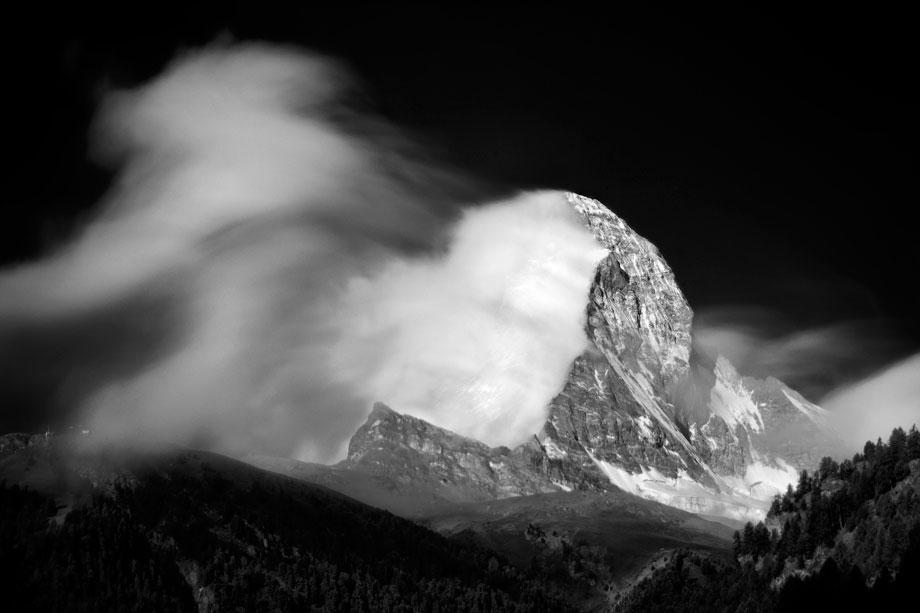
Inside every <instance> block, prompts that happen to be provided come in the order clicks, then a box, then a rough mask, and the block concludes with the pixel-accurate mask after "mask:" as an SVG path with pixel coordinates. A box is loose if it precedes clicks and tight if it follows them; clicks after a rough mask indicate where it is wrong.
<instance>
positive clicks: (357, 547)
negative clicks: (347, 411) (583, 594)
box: [0, 454, 565, 611]
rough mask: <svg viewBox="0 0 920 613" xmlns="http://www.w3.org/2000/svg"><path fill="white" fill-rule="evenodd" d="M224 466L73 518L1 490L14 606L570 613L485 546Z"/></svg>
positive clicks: (30, 493)
mask: <svg viewBox="0 0 920 613" xmlns="http://www.w3.org/2000/svg"><path fill="white" fill-rule="evenodd" d="M220 460H221V462H222V463H221V462H216V463H215V461H212V460H210V459H209V457H208V455H207V454H191V455H190V454H185V455H182V456H179V457H177V458H173V459H171V460H169V462H167V463H166V464H165V465H162V466H160V465H158V466H157V467H156V469H154V470H145V471H141V472H134V473H132V474H131V475H130V478H129V479H124V478H122V477H119V479H116V480H115V481H114V483H115V485H114V486H113V487H104V488H94V489H93V491H94V492H95V493H94V494H92V495H91V497H90V498H89V499H88V500H86V501H84V502H81V503H80V504H78V505H75V506H74V508H72V509H69V511H68V512H67V513H66V516H63V514H59V513H58V512H59V510H60V509H59V508H58V505H57V504H56V503H55V502H54V501H53V499H52V498H51V497H49V496H47V495H46V494H40V493H37V492H36V491H34V490H31V489H28V488H22V487H20V486H19V485H8V484H6V483H4V484H3V486H2V487H0V587H2V592H3V599H4V603H5V608H6V607H9V608H7V610H38V611H44V610H82V611H101V610H117V611H132V610H133V611H153V610H176V611H185V610H187V611H194V610H199V606H202V607H203V609H204V610H263V611H271V610H306V611H310V610H317V611H435V610H437V611H477V610H478V611H531V610H559V609H564V608H565V607H564V606H563V604H562V602H561V601H559V600H557V599H556V598H555V597H553V596H552V595H550V594H548V593H547V590H548V589H549V588H545V587H544V586H543V584H542V583H541V582H539V581H536V580H533V579H531V578H530V577H528V576H526V575H525V574H523V573H521V572H519V571H518V570H516V569H514V568H513V567H512V566H511V565H510V564H508V563H507V562H506V561H505V560H503V559H502V558H501V557H500V556H498V555H496V554H493V553H491V552H489V551H487V550H485V549H482V548H478V547H475V546H473V545H470V544H468V543H466V542H464V541H461V540H457V539H448V538H444V537H442V536H439V535H437V534H435V533H433V532H431V531H429V530H427V529H425V528H422V527H420V526H418V525H416V524H413V523H412V522H409V521H406V520H403V519H400V518H398V517H395V516H393V515H391V514H389V513H387V512H385V511H380V510H377V509H373V508H371V507H367V506H365V505H362V504H359V503H357V502H355V501H352V500H350V499H348V498H345V497H343V496H341V495H338V494H335V493H333V492H329V491H327V490H324V489H322V488H319V487H316V486H311V485H308V484H303V483H298V482H295V481H293V480H290V479H286V478H283V477H279V476H275V475H270V474H269V473H263V472H262V471H258V470H257V469H253V468H250V467H247V466H245V465H239V466H236V465H235V463H234V466H232V468H233V471H236V472H238V473H240V474H239V475H238V474H236V473H234V472H232V471H231V472H228V471H227V470H225V469H224V464H226V465H228V466H229V465H230V461H229V460H226V459H225V458H220ZM39 464H40V463H39V462H37V463H36V464H35V466H36V469H38V468H39ZM121 482H124V483H121ZM55 517H57V519H55Z"/></svg>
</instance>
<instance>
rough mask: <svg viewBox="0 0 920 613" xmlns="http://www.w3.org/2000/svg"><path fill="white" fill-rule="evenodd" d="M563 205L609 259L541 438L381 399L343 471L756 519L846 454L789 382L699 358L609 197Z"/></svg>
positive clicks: (656, 261) (454, 487)
mask: <svg viewBox="0 0 920 613" xmlns="http://www.w3.org/2000/svg"><path fill="white" fill-rule="evenodd" d="M564 197H565V200H566V202H567V203H568V204H569V205H570V206H572V208H573V209H574V210H575V211H576V212H577V214H579V215H580V216H581V218H582V219H583V221H584V224H585V226H586V227H587V228H588V229H590V230H591V231H592V232H593V234H594V236H595V238H596V240H597V242H598V243H599V244H600V245H602V246H603V247H604V248H605V249H606V250H607V252H608V253H607V256H606V257H605V258H603V259H602V260H601V262H600V263H599V264H598V266H597V269H596V273H595V278H594V281H593V283H592V286H591V290H590V293H589V296H588V297H587V305H586V322H585V333H586V335H587V338H588V340H589V347H588V349H587V350H586V351H585V352H584V353H583V354H582V355H581V356H579V357H578V358H577V359H576V360H575V362H574V363H573V365H572V368H571V371H570V373H569V376H568V378H567V380H566V382H565V385H564V387H563V389H562V390H561V391H560V393H559V394H558V396H556V398H554V399H553V400H552V401H551V402H550V404H549V407H548V418H547V421H546V423H545V425H544V427H543V428H542V430H541V431H540V432H539V433H536V435H535V436H534V438H533V439H531V440H529V441H527V442H525V443H524V444H522V445H521V446H519V447H517V448H515V449H507V448H497V449H492V448H489V447H487V446H485V445H483V444H481V443H478V442H476V441H472V440H470V439H465V438H463V437H460V436H457V435H455V434H453V433H450V432H447V431H445V430H443V429H440V428H436V427H434V426H432V425H430V424H427V423H425V422H423V421H421V420H418V419H415V418H412V417H408V416H401V415H399V414H398V413H395V412H393V411H391V410H388V409H386V408H385V407H383V406H382V405H377V406H376V407H375V408H374V411H373V413H372V414H371V416H370V418H369V419H368V422H367V423H366V424H365V425H364V426H363V427H362V428H361V429H360V430H359V431H358V433H357V434H356V435H355V437H354V439H353V440H352V442H351V445H350V446H349V454H348V459H347V460H346V461H345V462H344V463H343V465H345V466H346V467H348V468H349V469H353V470H358V471H360V472H365V473H370V474H374V475H378V476H381V475H388V476H390V477H391V478H393V479H395V480H397V481H399V480H403V481H405V482H406V484H408V483H409V482H412V483H414V484H415V485H419V483H421V482H424V483H425V484H426V486H427V487H431V488H435V489H437V490H439V491H442V492H445V495H446V493H447V492H450V496H448V498H450V497H451V496H452V497H453V498H452V499H454V500H458V501H460V500H483V499H487V498H503V497H508V496H518V495H527V494H534V493H540V492H549V491H553V490H556V491H558V490H605V489H610V488H611V487H616V488H620V489H623V490H626V491H628V492H630V493H633V494H638V495H639V496H641V497H644V498H648V499H651V500H656V501H659V502H663V503H665V504H668V505H671V506H674V507H678V508H682V509H685V510H690V511H694V512H697V513H703V514H712V515H717V516H723V517H729V518H734V519H744V520H747V519H757V518H759V517H762V516H763V514H764V513H765V511H766V509H767V507H768V506H769V502H770V499H771V498H772V496H773V495H774V494H775V493H777V492H780V491H783V490H785V488H786V485H787V484H788V483H794V482H795V481H796V479H797V472H798V471H799V470H800V469H809V470H811V469H813V468H814V467H815V466H816V464H817V462H818V461H819V460H820V458H821V457H822V456H824V455H831V456H834V455H839V452H840V450H841V445H840V443H839V441H838V439H837V437H836V435H835V434H834V432H833V429H832V428H831V426H830V424H829V420H828V414H827V412H826V411H824V410H823V409H821V408H820V407H817V406H815V405H814V404H811V403H810V402H808V401H807V400H805V399H804V398H803V397H802V396H801V395H799V394H798V393H796V392H795V391H793V390H791V389H790V388H788V387H787V386H785V385H784V384H783V383H782V382H780V381H778V380H776V379H772V378H770V379H766V380H763V381H761V380H756V379H752V378H749V377H742V376H741V375H739V373H737V372H736V371H735V369H734V368H733V367H732V365H731V364H730V363H729V362H728V361H727V360H726V359H724V358H719V359H718V360H717V361H716V363H715V364H714V365H711V366H710V365H706V364H702V363H696V362H695V360H693V359H691V344H692V341H691V325H692V318H693V312H692V310H691V309H690V306H689V305H688V304H687V301H686V299H685V298H684V296H683V294H682V292H681V291H680V288H679V287H678V285H677V283H676V281H675V278H674V273H673V272H672V271H671V269H670V267H668V265H667V263H666V262H665V261H664V259H663V258H662V257H661V255H660V254H659V253H658V250H657V249H656V248H655V246H654V245H653V244H652V243H650V242H649V241H647V240H646V239H644V238H642V237H641V236H639V235H638V234H636V232H634V231H633V230H632V229H631V228H630V227H629V226H628V225H627V224H626V223H625V222H624V221H623V220H622V219H620V218H619V217H617V216H616V215H615V214H613V213H612V212H610V211H609V210H608V209H607V208H605V207H604V206H603V205H601V204H600V203H599V202H597V201H595V200H591V199H589V198H585V197H583V196H578V195H576V194H571V193H568V194H565V196H564ZM397 408H398V407H397Z"/></svg>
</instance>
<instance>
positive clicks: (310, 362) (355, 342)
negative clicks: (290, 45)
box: [0, 45, 600, 460]
mask: <svg viewBox="0 0 920 613" xmlns="http://www.w3.org/2000/svg"><path fill="white" fill-rule="evenodd" d="M352 87H353V82H352V80H351V79H350V77H349V76H348V74H347V73H346V72H345V71H344V70H343V69H342V68H341V67H339V66H337V65H336V64H335V63H334V62H331V61H329V60H327V59H324V58H320V57H317V56H314V55H310V54H305V53H302V52H296V51H292V50H287V49H278V48H273V47H266V46H261V45H246V46H237V47H230V48H227V47H212V48H209V49H205V50H201V51H197V52H194V53H191V54H187V55H185V56H183V57H181V58H180V59H179V60H177V61H176V62H175V63H174V64H173V65H172V66H170V67H169V68H168V69H167V70H166V72H165V73H164V74H163V75H162V76H160V77H159V78H157V79H156V80H154V81H153V82H151V83H149V84H147V85H145V86H143V87H140V88H138V89H136V90H132V91H127V92H120V93H116V94H112V95H110V96H109V97H108V99H107V100H106V102H105V103H104V104H103V106H102V108H101V110H100V114H99V119H98V121H97V127H96V140H97V151H98V153H99V154H100V155H101V156H103V157H104V158H105V159H107V160H109V161H110V162H111V163H115V164H118V165H119V167H120V171H119V174H118V177H117V179H116V181H115V184H114V185H113V187H112V188H111V190H110V193H109V194H108V196H107V197H106V198H105V200H104V202H102V203H101V204H100V208H99V210H98V212H97V213H96V216H95V218H94V219H93V220H92V221H91V222H90V223H89V224H88V225H87V226H86V227H85V228H84V229H83V231H82V232H81V233H80V234H79V235H78V236H75V237H73V239H72V240H71V241H70V242H69V243H68V244H66V245H64V246H62V247H61V248H60V249H59V250H57V251H56V252H54V253H51V254H49V255H48V256H47V257H45V258H44V259H42V260H40V261H37V262H34V263H28V264H24V265H21V266H19V267H16V268H14V269H11V270H7V271H5V272H3V273H2V275H0V340H4V339H5V340H8V341H10V342H7V343H3V344H2V345H0V346H2V347H4V348H3V349H0V363H2V364H3V366H4V371H5V372H6V373H7V374H8V376H6V377H5V378H4V382H3V384H4V386H5V389H4V390H2V392H4V394H5V395H6V396H7V397H10V396H11V394H12V395H13V396H15V394H13V393H12V392H10V390H11V389H12V388H13V387H15V385H16V384H14V383H11V382H13V381H14V380H15V379H16V377H17V373H21V374H22V376H23V377H25V378H24V379H23V381H27V382H28V385H31V386H32V388H33V392H32V395H33V396H35V395H36V394H38V395H39V396H41V393H44V391H45V390H46V389H48V388H54V389H55V390H56V392H55V393H54V394H53V395H52V396H53V397H52V398H50V399H48V398H42V401H41V402H38V403H34V404H36V405H42V404H43V403H45V404H51V405H54V406H55V407H58V408H55V409H49V410H45V411H44V412H42V409H40V408H28V407H27V408H26V409H16V408H14V409H12V411H17V410H18V411H19V414H16V415H13V414H11V413H10V411H11V410H10V409H6V411H7V413H6V414H4V416H3V417H4V419H5V421H7V422H11V423H22V424H28V423H29V420H28V415H26V416H25V417H24V416H23V415H22V412H23V411H26V412H28V411H30V410H32V411H35V412H36V415H34V416H33V417H35V418H36V419H34V420H33V421H37V420H39V419H47V420H49V421H50V420H56V422H58V423H68V422H69V423H80V424H82V425H85V426H89V427H91V428H93V429H94V430H95V431H97V432H99V433H100V434H102V435H108V436H117V437H125V436H130V437H135V438H138V439H141V440H149V439H167V440H171V441H175V442H179V443H185V444H195V445H203V446H208V447H211V448H215V449H218V450H221V451H225V452H230V453H245V452H250V451H258V452H262V453H275V454H279V455H287V454H296V455H298V456H299V457H301V458H304V459H310V460H330V459H334V458H336V457H338V456H340V454H341V452H342V450H343V446H344V444H345V442H346V440H347V437H348V436H349V435H350V434H351V432H352V431H353V430H354V428H355V427H356V425H357V424H358V423H359V422H360V421H361V420H362V419H363V418H364V416H365V415H366V413H367V411H368V409H369V404H370V402H372V401H373V400H377V399H379V400H383V401H385V402H388V403H391V404H392V405H393V407H394V408H395V409H397V410H401V411H406V412H410V413H415V414H418V415H420V416H422V417H425V418H427V419H430V420H431V421H433V422H435V423H438V424H442V425H446V426H447V427H450V428H453V429H455V430H456V431H458V432H460V433H463V434H469V435H473V436H478V437H480V438H482V439H484V440H487V441H488V442H492V443H496V444H498V443H504V444H513V443H516V442H518V441H519V440H520V439H522V438H523V437H525V436H527V435H528V434H530V433H532V432H534V431H535V430H536V429H537V428H538V427H539V425H540V423H541V421H542V419H543V417H544V415H543V411H544V410H545V405H546V403H547V402H548V400H549V399H550V398H551V397H552V395H553V394H554V393H555V392H556V391H558V388H559V387H560V386H561V384H562V381H563V379H564V377H565V375H566V371H567V369H568V367H569V365H570V363H571V360H572V359H573V358H574V357H575V356H576V355H577V354H578V353H579V352H580V351H581V350H582V348H583V347H584V343H585V339H584V334H583V331H582V324H583V321H582V320H583V316H584V304H585V298H586V296H587V292H588V288H589V285H590V280H591V277H592V272H593V268H594V265H595V262H596V260H597V259H598V257H599V255H600V254H599V252H598V249H597V246H596V245H595V244H594V242H593V239H592V237H591V235H590V233H589V232H588V231H587V230H585V229H584V228H582V227H581V225H580V223H579V222H578V220H577V219H575V217H574V214H573V212H572V211H571V210H570V209H569V207H568V205H567V204H566V203H565V201H564V199H563V198H562V197H561V196H560V195H559V194H553V193H537V194H525V195H522V196H519V197H516V198H511V199H509V200H507V201H504V202H496V203H491V204H487V205H484V206H466V207H460V206H458V196H457V194H458V193H462V194H464V195H468V194H469V193H471V192H472V191H473V190H472V188H470V187H469V185H468V184H467V183H465V182H463V181H462V180H460V179H457V178H456V177H454V176H451V175H450V174H449V173H445V172H444V171H442V170H440V169H439V168H437V167H436V166H434V165H431V164H426V163H424V162H422V161H420V157H419V156H418V155H417V150H415V149H414V148H413V147H412V146H411V145H410V144H409V143H408V141H407V139H405V138H403V137H401V136H399V135H398V134H397V133H396V132H395V130H393V129H392V128H391V127H389V126H387V125H386V124H385V123H384V122H382V121H380V120H379V119H377V118H374V117H371V116H369V115H367V114H361V113H358V112H356V111H355V110H354V109H353V108H352V107H350V106H349V104H348V95H349V92H350V91H351V89H352ZM61 331H66V334H61ZM13 341H15V342H13ZM39 363H40V367H39V368H36V366H38V365H39ZM20 387H22V386H20ZM34 390H40V391H39V392H35V391H34ZM26 404H28V403H26ZM73 407H77V409H76V410H73ZM17 420H18V421H17Z"/></svg>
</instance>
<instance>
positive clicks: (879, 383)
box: [821, 354, 920, 448]
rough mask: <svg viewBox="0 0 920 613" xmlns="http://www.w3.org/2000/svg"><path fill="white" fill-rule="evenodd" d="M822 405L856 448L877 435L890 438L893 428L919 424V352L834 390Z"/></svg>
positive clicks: (919, 426) (905, 427)
mask: <svg viewBox="0 0 920 613" xmlns="http://www.w3.org/2000/svg"><path fill="white" fill-rule="evenodd" d="M821 405H822V406H823V407H824V408H826V409H828V410H830V411H832V412H833V414H834V416H835V417H836V423H837V424H838V428H839V430H840V431H841V432H842V433H843V434H844V435H845V436H846V437H847V440H848V442H850V443H851V444H853V445H854V446H856V447H857V448H862V445H863V444H864V443H865V442H866V441H867V440H875V439H876V438H878V437H881V438H882V439H883V440H887V439H888V435H889V434H891V431H892V430H893V429H894V428H898V427H900V428H904V429H905V430H906V429H908V428H910V427H911V426H912V425H916V426H917V427H918V428H920V354H916V355H913V356H911V357H909V358H907V359H905V360H901V361H899V362H897V363H896V364H893V365H891V366H888V367H886V368H884V369H882V370H881V371H880V372H878V373H875V374H874V375H872V376H871V377H868V378H866V379H864V380H862V381H859V382H858V383H855V384H853V385H847V386H844V387H843V388H841V389H838V390H835V391H834V392H832V393H831V394H829V395H828V396H826V397H825V398H824V399H822V401H821Z"/></svg>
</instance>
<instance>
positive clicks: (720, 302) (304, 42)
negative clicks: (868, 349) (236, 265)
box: [0, 3, 920, 357]
mask: <svg viewBox="0 0 920 613" xmlns="http://www.w3.org/2000/svg"><path fill="white" fill-rule="evenodd" d="M122 10H123V11H125V12H123V13H113V12H111V11H109V10H102V9H99V10H90V11H89V12H85V13H81V14H79V15H66V16H65V15H62V14H60V13H57V12H54V11H49V12H48V13H47V14H43V15H33V16H32V17H30V18H29V19H24V20H23V21H21V22H16V23H13V24H12V25H11V26H9V28H8V29H9V30H10V33H11V34H12V35H13V40H14V46H15V49H14V50H13V52H12V53H13V55H12V56H11V57H10V58H8V59H9V60H10V62H9V64H10V65H11V66H10V70H11V72H10V73H9V74H8V77H7V79H8V84H9V85H10V87H9V90H8V95H7V98H8V102H11V103H12V105H13V111H12V112H11V113H10V114H9V116H8V119H9V122H8V125H7V142H6V148H7V150H8V151H9V152H11V153H13V160H12V162H8V163H7V167H8V169H9V171H10V172H9V174H8V175H7V186H8V187H7V189H8V190H10V191H9V193H8V195H7V198H6V206H5V210H6V220H7V221H6V223H4V224H2V229H0V263H2V264H3V265H11V264H14V263H16V262H19V261H24V260H28V259H30V258H34V257H37V256H38V255H40V254H42V253H46V252H48V250H49V249H51V248H52V247H54V246H55V245H58V244H60V243H61V242H62V241H63V240H65V239H66V238H67V237H68V236H69V235H70V234H71V233H72V232H74V231H77V230H78V229H79V227H80V226H81V224H82V223H83V222H84V221H85V219H86V218H87V216H88V214H89V212H90V211H91V210H92V207H93V204H94V203H95V202H96V201H97V200H98V199H99V197H100V195H101V194H102V193H103V192H104V190H105V187H106V186H107V184H108V181H109V179H110V174H109V172H108V171H107V170H104V169H102V168H101V167H99V166H97V165H96V164H94V163H93V162H92V160H91V159H90V157H89V156H88V155H87V143H88V141H87V131H88V127H89V122H90V118H91V117H92V112H93V109H94V107H95V104H96V102H97V100H98V96H99V94H100V92H102V91H103V90H104V89H105V88H106V87H109V86H112V85H131V84H134V83H138V82H140V81H143V80H144V79H146V78H149V77H151V76H153V75H154V74H156V73H157V72H158V71H159V70H160V69H161V68H162V67H163V65H164V63H165V62H167V61H168V60H169V58H170V57H172V56H173V54H174V53H175V52H176V51H177V50H180V49H181V48H183V47H194V46H197V45H200V44H204V43H207V42H210V41H212V40H214V39H215V38H218V37H221V36H223V37H226V38H228V39H238V40H270V41H279V42H286V43H292V44H296V45H301V46H304V47H307V48H311V49H315V50H319V51H321V52H325V53H328V54H330V55H332V56H334V57H338V58H340V59H343V60H344V61H345V62H346V63H347V64H348V65H350V66H351V67H352V68H353V70H354V71H355V72H356V73H357V74H358V75H359V76H360V78H361V79H362V80H363V85H364V86H365V91H366V93H367V97H368V100H369V104H372V105H373V107H374V108H375V109H376V111H378V112H379V113H381V114H382V115H384V116H385V117H387V118H389V119H390V120H392V121H393V122H394V123H396V124H398V125H399V126H402V127H405V128H407V129H408V130H409V131H410V132H411V133H412V134H414V135H415V136H416V137H418V138H419V139H420V140H421V141H422V142H423V143H424V144H425V145H427V147H428V148H429V149H430V150H431V151H432V153H433V154H434V155H435V156H437V157H438V158H439V159H440V160H441V161H443V162H446V163H448V164H450V165H452V166H454V167H456V168H458V169H460V170H462V171H465V172H468V173H470V174H471V175H472V176H475V177H479V178H482V179H484V180H485V181H487V182H489V183H490V185H493V186H494V187H495V189H496V191H501V190H503V189H510V188H517V187H541V186H546V187H559V188H567V189H571V190H574V191H577V192H580V193H583V194H586V195H590V196H593V197H596V198H598V199H600V200H602V201H603V202H604V203H606V204H607V205H608V206H610V207H611V208H612V209H613V210H614V211H615V212H617V213H618V214H619V215H621V216H622V217H623V218H625V219H626V220H627V221H628V222H629V223H630V225H632V226H633V227H634V228H636V230H638V231H639V232H640V233H641V234H643V235H645V236H646V237H647V238H649V239H650V240H652V242H654V243H655V244H656V245H657V246H658V247H659V248H660V249H661V251H662V252H663V254H664V256H665V257H666V258H667V260H668V262H669V263H670V264H671V266H672V267H673V268H674V270H675V272H676V275H677V279H678V282H679V283H680V285H681V287H682V289H683V290H684V292H685V293H686V295H687V297H688V299H689V301H690V303H691V305H692V306H693V307H694V308H695V309H696V310H697V311H705V310H706V309H708V308H712V307H718V306H724V305H756V306H759V307H765V308H767V309H769V310H771V311H773V312H774V314H778V317H779V318H780V320H781V324H782V325H781V327H785V328H786V329H793V328H803V327H808V326H821V325H828V324H834V323H837V322H841V321H847V320H852V319H876V320H877V319H882V320H884V321H885V324H884V326H885V327H887V328H888V329H889V331H890V332H891V333H892V334H893V335H894V337H895V338H897V339H899V340H898V342H897V343H895V345H896V346H894V347H893V348H891V349H890V353H891V357H895V355H894V354H906V353H907V352H910V351H915V350H916V348H917V347H918V346H920V324H918V321H917V317H916V313H917V312H918V307H920V300H918V292H917V291H916V285H917V272H918V263H920V262H918V255H917V251H918V249H917V242H918V241H917V238H918V231H917V226H916V224H915V223H914V222H913V221H912V216H913V213H914V212H915V209H916V201H917V198H916V178H915V177H916V174H915V173H916V166H915V165H914V163H913V152H914V147H915V140H914V136H915V134H916V129H915V128H916V108H917V106H916V98H915V95H914V94H913V93H912V92H911V91H910V90H911V85H912V82H913V81H915V80H916V79H915V76H916V74H915V73H916V62H915V58H914V56H915V35H914V32H913V31H912V28H911V26H910V20H908V19H907V18H906V15H897V14H891V15H889V14H881V13H878V14H873V15H866V14H863V13H851V14H839V13H833V14H815V15H805V14H802V13H800V12H792V13H787V14H766V13H751V14H743V15H742V14H720V15H718V16H715V15H702V14H682V15H676V14H667V13H665V12H661V14H654V15H645V16H642V17H641V18H637V17H636V16H634V15H627V14H616V13H613V14H609V15H605V14H601V13H591V12H588V11H586V10H585V9H583V8H577V7H574V6H573V7H571V8H567V7H563V8H562V9H560V8H558V5H557V8H556V9H554V10H549V9H537V8H533V7H517V8H508V9H501V10H497V9H494V8H465V9H451V10H446V9H442V8H437V7H434V6H407V7H392V6H389V7H386V6H376V7H375V6H370V7H367V6H365V7H355V6H348V7H345V6H343V7H341V8H337V9H333V8H328V7H327V8H323V9H317V8H316V7H311V6H308V3H300V4H299V5H292V6H285V7H278V6H271V5H269V4H265V3H258V4H257V3H252V4H234V3H219V4H213V5H209V4H200V5H196V6H195V8H188V7H186V8H183V9H179V10H176V9H173V8H167V7H165V6H164V5H155V4H152V5H149V6H148V7H147V8H146V9H141V10H138V9H136V7H132V8H131V9H130V11H131V12H128V11H129V9H127V8H124V9H122Z"/></svg>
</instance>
